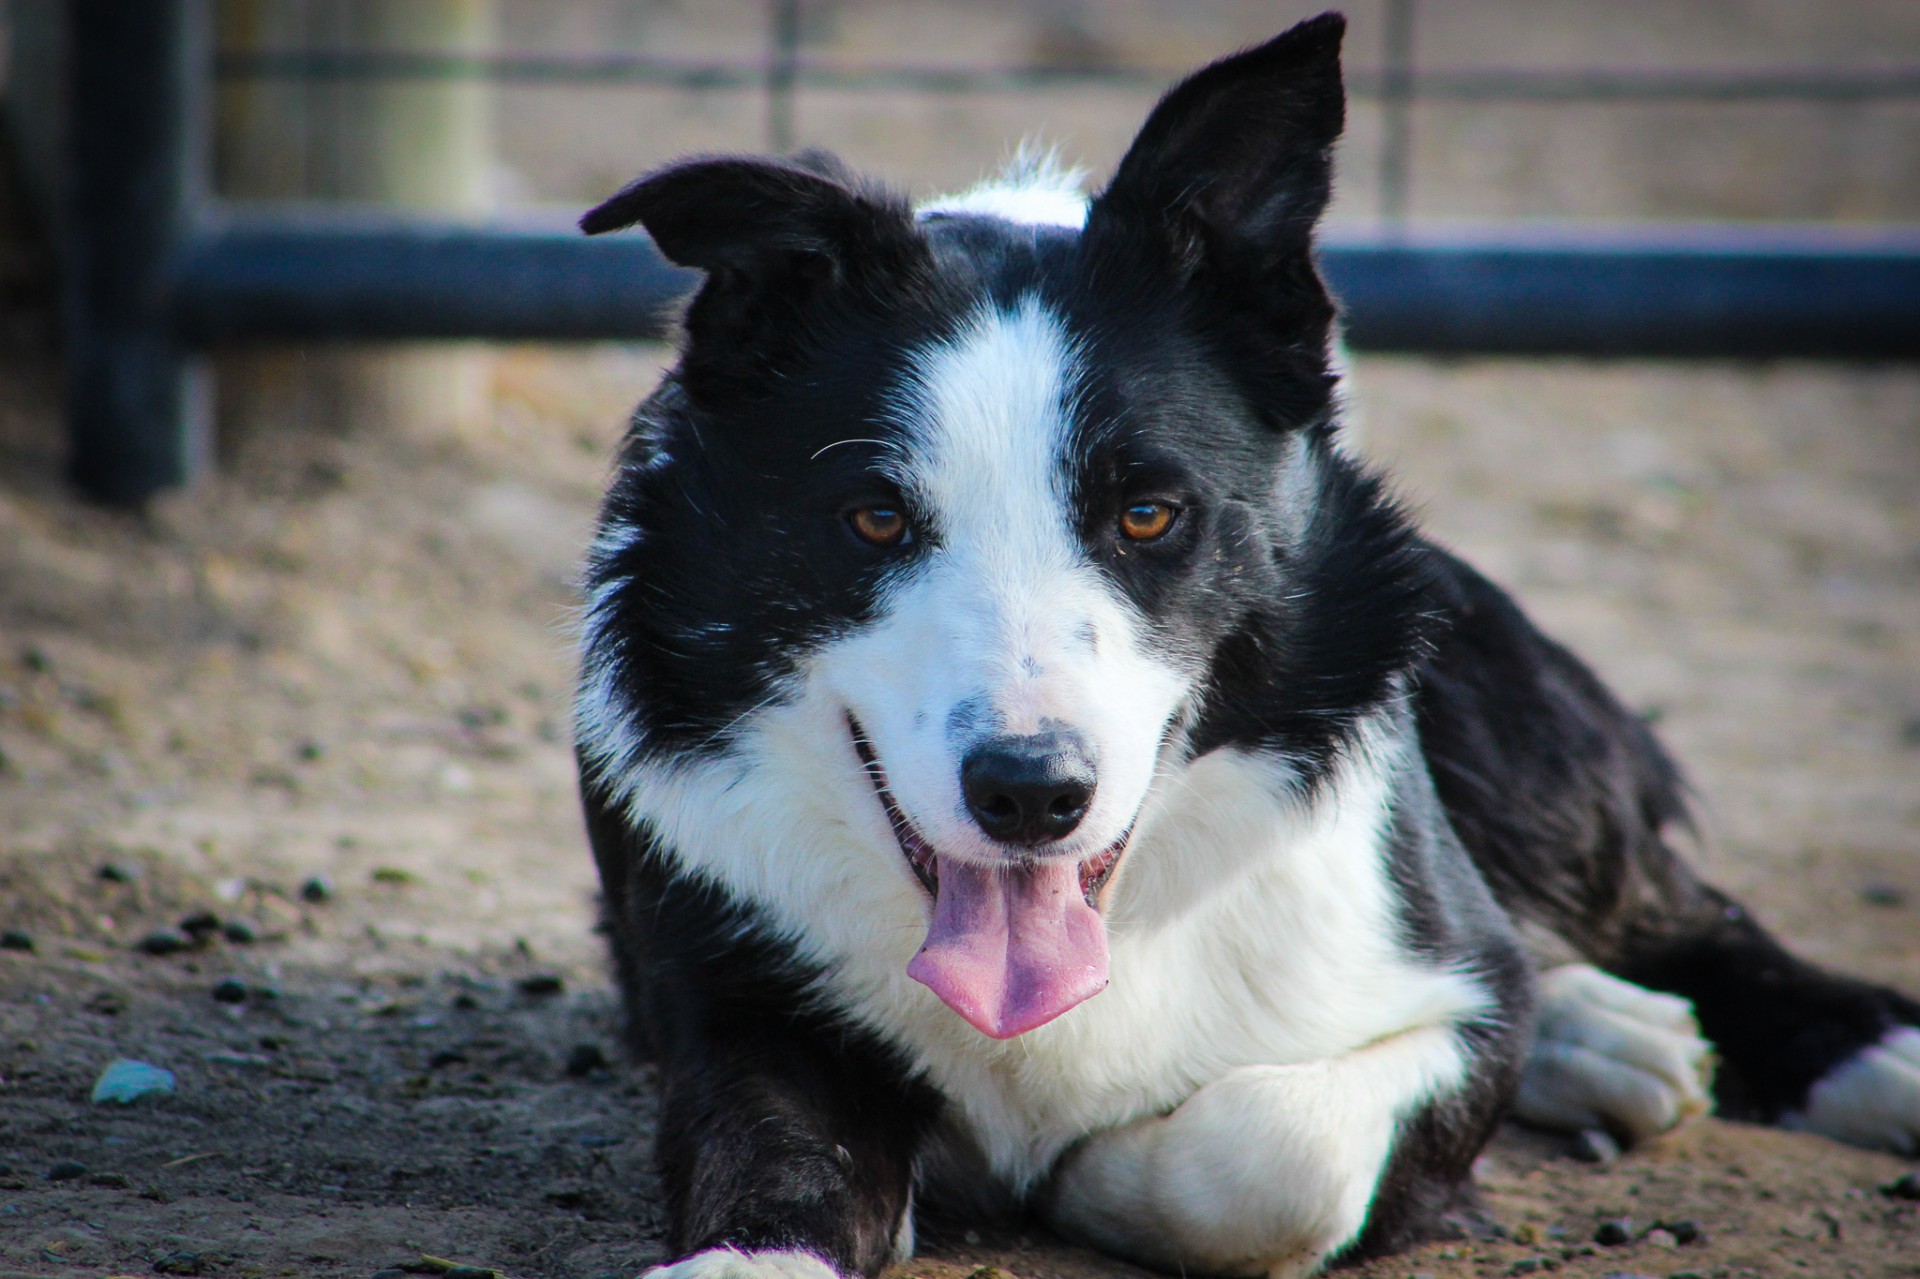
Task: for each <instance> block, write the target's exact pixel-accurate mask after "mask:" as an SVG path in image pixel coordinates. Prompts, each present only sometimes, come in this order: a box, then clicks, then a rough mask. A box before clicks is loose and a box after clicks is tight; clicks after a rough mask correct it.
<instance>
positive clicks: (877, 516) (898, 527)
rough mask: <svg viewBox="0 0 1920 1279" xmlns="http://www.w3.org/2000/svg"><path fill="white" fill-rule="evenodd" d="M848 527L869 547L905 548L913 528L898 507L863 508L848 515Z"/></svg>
mask: <svg viewBox="0 0 1920 1279" xmlns="http://www.w3.org/2000/svg"><path fill="white" fill-rule="evenodd" d="M847 527H848V528H850V529H852V530H853V535H854V536H855V537H857V538H859V539H860V540H861V541H863V542H865V543H866V544H867V545H869V546H904V545H905V544H906V543H907V541H908V540H909V536H910V534H911V533H912V531H913V530H912V528H911V527H910V526H909V525H908V524H907V517H906V513H905V512H903V511H901V510H900V508H899V507H896V506H862V507H859V508H857V509H856V510H853V511H849V512H848V513H847Z"/></svg>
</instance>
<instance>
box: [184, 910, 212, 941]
mask: <svg viewBox="0 0 1920 1279" xmlns="http://www.w3.org/2000/svg"><path fill="white" fill-rule="evenodd" d="M180 931H181V932H183V933H185V934H186V935H187V936H189V937H191V938H193V940H194V941H196V942H203V941H205V940H207V939H208V938H209V937H211V936H213V935H214V934H215V933H217V932H219V931H220V916H218V915H216V914H214V913H213V912H212V911H210V910H196V911H194V912H193V914H191V915H188V916H187V917H186V918H185V919H183V920H181V921H180Z"/></svg>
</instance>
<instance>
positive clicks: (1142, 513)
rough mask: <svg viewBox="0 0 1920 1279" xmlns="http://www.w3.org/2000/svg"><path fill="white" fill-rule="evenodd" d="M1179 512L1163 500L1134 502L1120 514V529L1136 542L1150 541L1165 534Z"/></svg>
mask: <svg viewBox="0 0 1920 1279" xmlns="http://www.w3.org/2000/svg"><path fill="white" fill-rule="evenodd" d="M1178 515H1179V512H1178V511H1176V510H1174V508H1173V507H1171V506H1168V505H1167V504H1166V503H1165V502H1136V503H1134V504H1133V505H1132V506H1129V507H1128V508H1127V509H1126V510H1125V511H1124V512H1123V513H1122V514H1121V516H1120V531H1121V532H1122V533H1124V534H1125V535H1126V536H1127V537H1129V538H1131V539H1132V540H1133V541H1136V542H1151V541H1154V540H1155V539H1156V538H1162V537H1165V536H1166V535H1167V530H1168V529H1170V528H1172V527H1173V521H1174V519H1175V518H1176V517H1177V516H1178Z"/></svg>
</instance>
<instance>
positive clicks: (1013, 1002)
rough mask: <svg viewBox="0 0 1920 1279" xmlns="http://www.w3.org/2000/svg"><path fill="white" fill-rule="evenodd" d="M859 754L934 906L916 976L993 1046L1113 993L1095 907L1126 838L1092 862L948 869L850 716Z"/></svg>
mask: <svg viewBox="0 0 1920 1279" xmlns="http://www.w3.org/2000/svg"><path fill="white" fill-rule="evenodd" d="M847 727H848V728H849V729H850V730H851V731H852V733H853V745H854V749H855V750H856V751H858V752H859V755H860V762H861V764H862V765H863V766H864V767H865V768H866V770H867V778H868V779H869V780H870V781H871V782H872V783H873V789H874V793H875V794H877V795H879V796H880V803H881V805H882V806H883V807H884V808H885V809H886V812H887V820H888V821H889V822H891V823H892V825H893V834H894V838H895V839H896V840H897V841H898V842H899V845H900V851H901V852H902V853H903V854H904V855H905V856H906V859H907V864H908V865H909V866H911V867H912V868H913V873H914V877H915V878H917V879H918V880H919V881H920V883H921V885H922V887H924V888H925V889H926V890H927V893H928V895H929V896H930V897H931V898H932V899H933V908H932V910H930V911H929V912H928V919H927V939H926V941H925V942H924V943H922V944H921V947H920V950H919V952H918V953H917V954H915V955H914V957H913V959H912V960H911V961H910V962H909V963H908V964H907V976H909V977H911V978H913V980H915V981H917V982H919V983H920V984H921V985H923V986H925V987H926V988H927V989H929V990H931V991H932V992H933V993H934V994H935V995H937V996H939V998H940V1001H941V1002H942V1003H944V1004H946V1006H947V1007H949V1008H951V1009H952V1010H953V1011H954V1012H956V1013H958V1014H959V1015H960V1016H961V1018H962V1019H964V1020H965V1021H966V1022H967V1024H968V1025H970V1026H972V1027H973V1028H974V1029H975V1030H978V1031H979V1032H980V1033H981V1034H983V1035H988V1036H991V1037H992V1038H994V1039H1011V1038H1013V1037H1014V1036H1015V1035H1021V1034H1025V1033H1026V1032H1027V1031H1029V1030H1032V1029H1034V1028H1035V1027H1038V1026H1044V1025H1046V1024H1047V1023H1048V1022H1050V1021H1052V1020H1053V1019H1054V1018H1056V1017H1058V1016H1060V1015H1061V1014H1062V1013H1064V1012H1067V1011H1068V1010H1070V1009H1072V1008H1074V1007H1076V1006H1077V1005H1079V1004H1081V1003H1083V1002H1085V1001H1086V1000H1088V999H1091V998H1092V997H1093V996H1095V995H1097V994H1099V993H1100V992H1101V991H1102V990H1105V989H1106V987H1107V968H1108V963H1107V927H1106V921H1105V920H1103V919H1102V918H1101V916H1100V911H1099V909H1098V907H1097V905H1096V901H1097V899H1098V897H1099V895H1100V890H1101V889H1102V888H1103V887H1104V886H1105V885H1106V883H1107V881H1108V880H1109V879H1111V878H1112V877H1113V870H1114V867H1115V865H1117V864H1118V863H1119V861H1120V854H1121V853H1122V852H1123V851H1125V849H1126V844H1127V836H1126V835H1124V834H1123V835H1122V836H1121V837H1120V838H1119V839H1117V840H1115V841H1114V842H1113V843H1112V844H1110V845H1108V846H1107V848H1105V849H1104V850H1103V851H1101V852H1100V853H1099V854H1097V855H1096V856H1093V857H1089V858H1086V859H1085V860H1084V861H1080V862H1077V863H1076V862H1072V861H1069V860H1068V859H1066V858H1064V857H1029V858H1026V859H1024V860H1021V861H1012V860H1009V861H1007V862H1004V863H1001V864H999V865H988V866H983V865H978V864H976V863H973V862H964V861H959V860H957V859H956V860H953V861H950V862H948V863H946V864H945V865H942V864H941V859H940V856H939V854H938V853H937V852H935V851H934V848H933V845H931V844H929V843H928V842H927V841H926V840H925V839H924V838H922V837H921V835H920V832H919V831H917V830H915V829H914V828H913V823H912V822H910V821H908V820H907V815H906V814H905V813H904V812H902V811H901V810H900V805H899V803H898V802H896V801H895V800H894V798H893V793H892V791H891V790H889V789H888V787H887V774H886V770H885V769H883V768H882V767H881V766H880V759H879V756H878V754H877V753H876V752H875V751H874V749H873V743H872V742H871V741H869V740H868V738H867V735H866V734H865V733H864V732H862V731H861V730H860V723H859V721H858V720H856V719H854V718H853V716H852V715H848V716H847Z"/></svg>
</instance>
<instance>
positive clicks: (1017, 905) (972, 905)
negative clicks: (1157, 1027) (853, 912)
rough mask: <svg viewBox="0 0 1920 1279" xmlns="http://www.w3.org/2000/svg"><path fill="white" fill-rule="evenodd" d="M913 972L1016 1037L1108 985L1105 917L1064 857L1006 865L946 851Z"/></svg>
mask: <svg viewBox="0 0 1920 1279" xmlns="http://www.w3.org/2000/svg"><path fill="white" fill-rule="evenodd" d="M907 976H909V977H911V978H913V979H914V980H915V981H917V982H919V983H921V984H922V985H924V986H926V987H927V988H928V989H929V990H931V991H933V993H934V994H936V995H938V996H940V998H941V1000H942V1001H944V1002H945V1003H946V1005H947V1007H949V1008H951V1009H953V1011H955V1012H957V1013H959V1014H960V1015H961V1016H962V1017H964V1018H966V1019H967V1021H968V1022H970V1023H971V1024H972V1025H973V1026H974V1027H975V1028H976V1029H977V1030H979V1031H980V1032H981V1033H982V1034H987V1035H991V1036H993V1037H994V1038H995V1039H1011V1038H1013V1037H1014V1036H1015V1035H1019V1034H1024V1033H1026V1032H1027V1031H1029V1030H1032V1029H1033V1028H1034V1027H1035V1026H1044V1025H1046V1024H1047V1023H1048V1022H1050V1021H1052V1020H1053V1019H1054V1018H1055V1017H1058V1016H1059V1015H1060V1014H1061V1013H1063V1012H1066V1011H1067V1010H1068V1009H1069V1008H1072V1007H1073V1006H1074V1005H1075V1004H1078V1003H1079V1002H1080V1001H1082V1000H1084V999H1089V998H1091V997H1092V996H1094V995H1097V994H1099V993H1100V992H1101V991H1102V990H1105V989H1106V986H1107V928H1106V924H1105V923H1104V922H1102V920H1101V918H1100V914H1099V912H1098V911H1096V910H1094V909H1093V907H1091V906H1089V905H1087V899H1086V898H1085V897H1083V896H1082V895H1081V893H1080V868H1079V866H1077V865H1075V864H1074V863H1073V862H1072V861H1070V860H1067V859H1065V858H1049V859H1047V860H1045V861H1041V862H1037V863H1035V864H1033V865H1031V866H1026V867H1018V868H1016V867H1005V868H1001V869H989V868H987V867H983V866H967V865H963V864H961V863H959V862H952V861H946V860H942V861H941V862H940V891H939V893H938V895H937V896H936V897H935V898H934V906H933V923H932V924H931V925H930V926H929V927H928V928H927V941H926V945H924V946H922V947H921V948H920V953H919V954H917V955H915V956H914V957H913V962H912V963H910V964H908V965H907Z"/></svg>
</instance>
